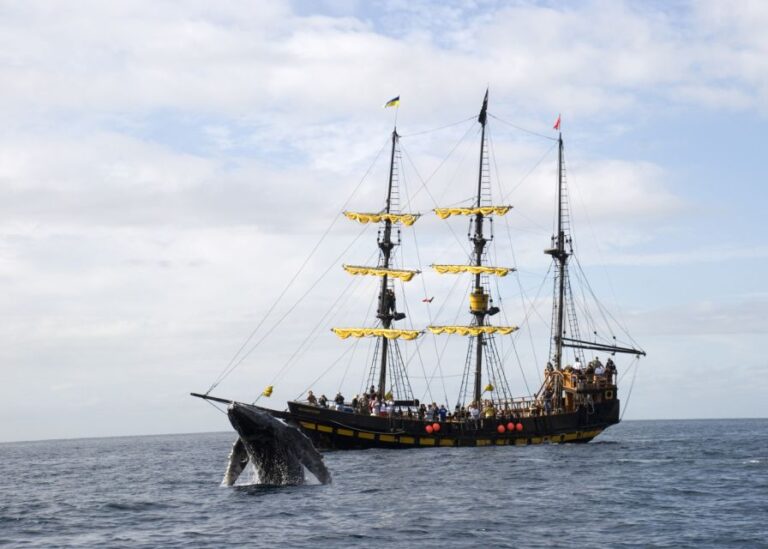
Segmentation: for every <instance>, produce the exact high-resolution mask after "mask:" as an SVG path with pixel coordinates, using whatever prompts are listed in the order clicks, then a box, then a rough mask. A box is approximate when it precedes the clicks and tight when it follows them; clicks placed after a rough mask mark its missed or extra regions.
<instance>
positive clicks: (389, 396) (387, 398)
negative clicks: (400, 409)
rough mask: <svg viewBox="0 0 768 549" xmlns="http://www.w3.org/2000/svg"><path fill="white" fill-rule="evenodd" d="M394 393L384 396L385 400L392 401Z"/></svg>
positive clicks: (389, 392)
mask: <svg viewBox="0 0 768 549" xmlns="http://www.w3.org/2000/svg"><path fill="white" fill-rule="evenodd" d="M392 399H393V397H392V391H387V394H386V395H384V400H392Z"/></svg>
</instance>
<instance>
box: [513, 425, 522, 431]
mask: <svg viewBox="0 0 768 549" xmlns="http://www.w3.org/2000/svg"><path fill="white" fill-rule="evenodd" d="M515 429H517V430H518V431H522V430H523V424H522V423H518V424H517V425H515Z"/></svg>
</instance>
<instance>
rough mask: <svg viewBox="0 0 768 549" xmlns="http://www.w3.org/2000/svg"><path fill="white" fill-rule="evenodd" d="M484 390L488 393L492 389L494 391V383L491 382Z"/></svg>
mask: <svg viewBox="0 0 768 549" xmlns="http://www.w3.org/2000/svg"><path fill="white" fill-rule="evenodd" d="M483 391H485V392H486V393H490V392H491V391H493V385H491V384H490V383H489V384H488V385H486V386H485V389H483Z"/></svg>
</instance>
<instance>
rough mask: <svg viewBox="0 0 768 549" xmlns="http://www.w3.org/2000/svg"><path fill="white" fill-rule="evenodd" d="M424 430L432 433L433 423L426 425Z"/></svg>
mask: <svg viewBox="0 0 768 549" xmlns="http://www.w3.org/2000/svg"><path fill="white" fill-rule="evenodd" d="M424 430H425V431H426V432H428V433H429V434H430V435H431V434H432V426H431V425H427V426H426V427H424Z"/></svg>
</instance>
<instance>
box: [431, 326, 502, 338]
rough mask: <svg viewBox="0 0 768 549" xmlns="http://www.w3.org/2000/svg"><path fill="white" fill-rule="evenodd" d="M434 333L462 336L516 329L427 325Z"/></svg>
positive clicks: (499, 332) (500, 332) (498, 332)
mask: <svg viewBox="0 0 768 549" xmlns="http://www.w3.org/2000/svg"><path fill="white" fill-rule="evenodd" d="M427 328H428V329H429V331H430V332H432V333H433V334H435V335H440V334H456V335H462V336H478V335H480V334H501V335H508V334H511V333H512V332H514V331H515V330H517V326H428V327H427Z"/></svg>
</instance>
